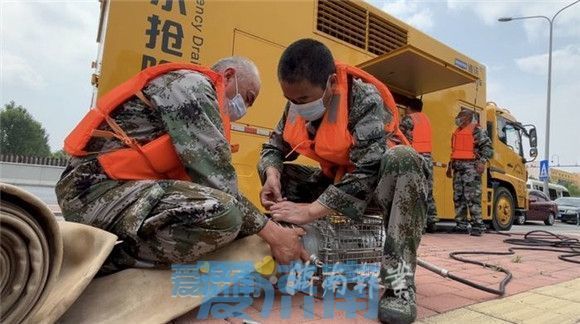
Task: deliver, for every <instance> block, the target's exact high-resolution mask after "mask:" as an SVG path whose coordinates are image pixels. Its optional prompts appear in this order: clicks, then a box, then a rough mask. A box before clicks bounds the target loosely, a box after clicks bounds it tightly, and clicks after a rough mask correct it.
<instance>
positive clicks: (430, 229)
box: [425, 218, 437, 233]
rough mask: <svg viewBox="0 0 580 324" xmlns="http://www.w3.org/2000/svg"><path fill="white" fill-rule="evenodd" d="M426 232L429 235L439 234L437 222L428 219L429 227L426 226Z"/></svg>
mask: <svg viewBox="0 0 580 324" xmlns="http://www.w3.org/2000/svg"><path fill="white" fill-rule="evenodd" d="M425 231H426V232H427V233H435V232H437V220H435V219H429V218H428V219H427V225H426V226H425Z"/></svg>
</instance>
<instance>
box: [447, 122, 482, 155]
mask: <svg viewBox="0 0 580 324" xmlns="http://www.w3.org/2000/svg"><path fill="white" fill-rule="evenodd" d="M476 126H477V125H476V124H475V123H471V124H469V125H467V126H465V127H464V128H462V129H460V128H457V129H456V130H455V132H454V133H453V137H452V138H451V146H452V152H451V158H452V159H454V160H473V159H475V140H474V139H473V130H474V129H475V127H476Z"/></svg>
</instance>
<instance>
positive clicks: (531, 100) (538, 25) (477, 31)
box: [0, 0, 580, 171]
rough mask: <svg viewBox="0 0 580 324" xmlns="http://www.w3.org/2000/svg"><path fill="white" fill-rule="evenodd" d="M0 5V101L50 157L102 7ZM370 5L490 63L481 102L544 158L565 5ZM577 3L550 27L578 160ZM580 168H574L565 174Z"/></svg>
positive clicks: (81, 98)
mask: <svg viewBox="0 0 580 324" xmlns="http://www.w3.org/2000/svg"><path fill="white" fill-rule="evenodd" d="M0 1H1V6H0V7H1V17H0V24H1V26H0V27H1V31H0V41H1V47H0V48H1V54H0V55H1V58H0V63H1V66H0V83H1V84H0V104H2V105H4V104H6V103H8V102H9V101H10V100H14V101H15V102H16V103H17V104H21V105H23V106H25V107H26V108H27V109H28V110H29V111H30V113H31V114H32V115H33V116H34V117H35V118H36V119H37V120H39V121H40V122H41V123H42V124H43V125H44V127H45V128H46V130H47V131H48V134H49V135H50V146H51V149H52V150H53V151H56V150H59V149H61V148H62V142H63V140H64V137H65V136H66V135H67V134H68V132H70V130H71V129H72V128H73V127H74V125H75V124H76V123H77V122H78V121H79V120H80V119H81V118H82V116H83V115H84V113H85V112H86V109H87V108H88V106H89V105H90V102H91V96H92V88H91V85H90V76H91V73H92V69H91V67H90V66H91V61H93V60H94V59H95V57H96V54H97V44H96V42H95V39H96V35H97V26H98V18H99V3H98V1H97V0H90V1H25V0H18V1H7V0H0ZM370 2H371V3H373V4H374V5H375V6H377V7H379V8H382V9H383V10H385V11H386V12H388V13H390V14H392V15H394V16H395V17H397V18H400V19H401V20H403V21H406V22H408V23H410V24H411V25H413V26H415V27H417V28H419V29H421V30H422V31H424V32H426V33H427V34H429V35H431V36H433V37H434V38H436V39H438V40H440V41H442V42H443V43H445V44H447V45H449V46H451V47H452V48H455V49H457V50H459V51H460V52H462V53H464V54H466V55H468V56H470V57H472V58H474V59H476V60H477V61H478V62H480V63H482V64H484V65H486V66H487V82H488V89H487V99H488V100H490V101H495V102H496V103H497V104H498V105H500V106H502V107H506V108H508V109H509V110H511V111H512V113H513V114H515V115H516V117H517V118H518V119H519V120H521V121H523V122H529V123H533V124H535V125H536V126H537V128H538V134H539V152H540V157H541V158H543V155H544V136H545V135H544V134H545V133H544V129H545V117H546V86H547V70H548V69H547V62H548V59H547V57H548V31H549V28H548V23H547V21H545V20H541V19H531V20H524V21H512V22H508V23H499V22H497V18H498V17H502V16H530V15H546V16H549V17H551V16H552V15H553V14H554V13H555V12H556V11H557V10H558V9H559V8H562V7H564V6H565V5H567V4H569V3H571V2H573V1H572V0H567V1H557V0H549V1H507V0H503V1H491V0H488V1H452V0H448V1H406V0H396V1H386V0H385V1H379V0H370ZM579 26H580V4H577V5H576V6H573V7H571V8H569V9H567V10H566V11H564V12H563V13H561V14H560V15H559V16H558V18H557V19H556V21H555V28H554V43H553V69H552V124H551V125H552V126H551V140H550V143H551V146H550V155H551V156H552V155H558V157H559V158H558V157H555V160H556V161H558V160H559V162H560V163H561V164H577V163H580V100H579V99H577V98H576V97H575V95H579V94H580V27H579ZM570 170H573V171H580V169H578V168H576V169H570Z"/></svg>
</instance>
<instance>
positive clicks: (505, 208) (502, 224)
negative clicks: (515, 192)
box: [492, 187, 515, 231]
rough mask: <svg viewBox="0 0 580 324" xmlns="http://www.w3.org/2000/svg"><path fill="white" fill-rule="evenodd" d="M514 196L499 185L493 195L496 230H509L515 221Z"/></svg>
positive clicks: (493, 221) (494, 226)
mask: <svg viewBox="0 0 580 324" xmlns="http://www.w3.org/2000/svg"><path fill="white" fill-rule="evenodd" d="M514 214H515V204H514V197H513V196H512V194H511V193H510V191H509V190H507V189H506V188H504V187H498V188H497V189H496V190H495V194H494V195H493V220H492V224H493V228H494V229H495V230H496V231H509V230H510V229H511V228H512V224H513V222H514Z"/></svg>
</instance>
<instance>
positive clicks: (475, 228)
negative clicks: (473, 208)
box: [471, 223, 486, 236]
mask: <svg viewBox="0 0 580 324" xmlns="http://www.w3.org/2000/svg"><path fill="white" fill-rule="evenodd" d="M485 230H486V228H485V225H484V224H483V223H479V224H478V223H473V225H472V226H471V235H472V236H481V235H483V232H485Z"/></svg>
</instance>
